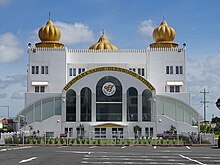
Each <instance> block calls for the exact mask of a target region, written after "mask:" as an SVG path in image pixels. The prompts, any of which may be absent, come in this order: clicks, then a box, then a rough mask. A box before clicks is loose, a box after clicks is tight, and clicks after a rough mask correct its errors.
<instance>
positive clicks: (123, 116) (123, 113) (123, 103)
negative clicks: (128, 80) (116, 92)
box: [122, 93, 127, 122]
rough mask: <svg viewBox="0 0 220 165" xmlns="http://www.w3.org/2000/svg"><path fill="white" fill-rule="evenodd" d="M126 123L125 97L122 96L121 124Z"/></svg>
mask: <svg viewBox="0 0 220 165" xmlns="http://www.w3.org/2000/svg"><path fill="white" fill-rule="evenodd" d="M126 121H127V95H126V93H123V94H122V122H126Z"/></svg>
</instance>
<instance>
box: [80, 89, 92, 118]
mask: <svg viewBox="0 0 220 165" xmlns="http://www.w3.org/2000/svg"><path fill="white" fill-rule="evenodd" d="M80 97H81V99H80V103H81V109H80V110H81V111H80V112H81V115H80V117H81V121H91V114H92V92H91V89H89V88H87V87H85V88H83V89H82V90H81V92H80Z"/></svg>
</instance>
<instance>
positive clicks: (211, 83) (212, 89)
mask: <svg viewBox="0 0 220 165" xmlns="http://www.w3.org/2000/svg"><path fill="white" fill-rule="evenodd" d="M219 61H220V56H210V57H206V58H205V59H189V60H188V74H187V79H188V88H189V92H190V93H191V94H192V95H191V96H192V104H193V106H194V107H195V108H196V107H199V106H200V105H201V103H200V101H202V100H203V94H202V93H200V92H201V91H203V90H204V88H205V89H206V91H209V93H208V94H207V96H206V98H207V101H209V103H208V106H209V107H208V108H207V119H208V120H209V119H210V118H211V116H212V114H215V115H220V111H219V110H218V109H217V107H216V106H215V102H216V100H217V98H219V97H220V72H219V71H220V65H219ZM199 112H200V114H202V115H203V108H202V107H201V108H200V109H199Z"/></svg>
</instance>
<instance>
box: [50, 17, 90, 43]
mask: <svg viewBox="0 0 220 165" xmlns="http://www.w3.org/2000/svg"><path fill="white" fill-rule="evenodd" d="M54 24H55V25H56V26H58V27H59V28H60V30H61V34H62V35H61V42H62V43H64V44H67V45H71V44H78V43H83V42H90V41H93V40H94V35H93V32H92V30H90V29H89V27H88V26H87V25H84V24H82V23H74V24H68V23H63V22H59V21H57V22H54Z"/></svg>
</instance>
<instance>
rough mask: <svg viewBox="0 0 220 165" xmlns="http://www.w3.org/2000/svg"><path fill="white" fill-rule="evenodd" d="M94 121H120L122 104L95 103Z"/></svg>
mask: <svg viewBox="0 0 220 165" xmlns="http://www.w3.org/2000/svg"><path fill="white" fill-rule="evenodd" d="M96 121H122V103H117V104H114V103H104V104H102V103H97V104H96Z"/></svg>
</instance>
